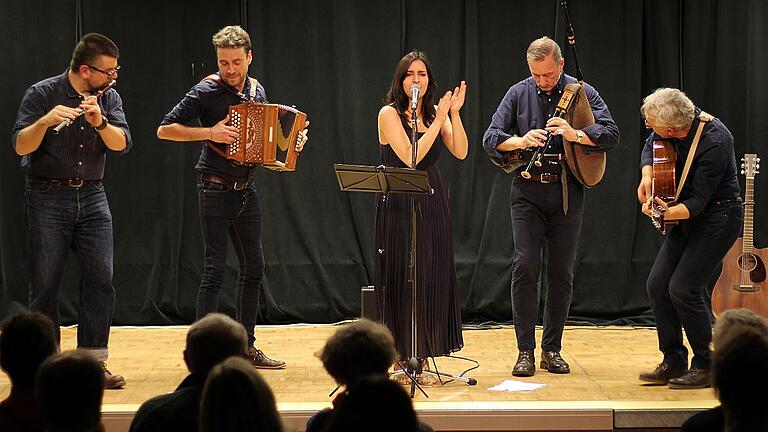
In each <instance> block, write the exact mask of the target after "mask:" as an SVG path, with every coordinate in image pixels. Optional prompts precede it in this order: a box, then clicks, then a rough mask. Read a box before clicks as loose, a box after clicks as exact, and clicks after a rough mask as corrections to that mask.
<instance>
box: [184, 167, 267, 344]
mask: <svg viewBox="0 0 768 432" xmlns="http://www.w3.org/2000/svg"><path fill="white" fill-rule="evenodd" d="M197 189H198V196H199V200H200V222H201V224H202V228H203V241H204V242H205V262H204V264H203V280H202V281H201V283H200V290H199V291H198V294H197V317H196V319H198V320H199V319H200V318H202V317H204V316H205V315H207V314H209V313H211V312H217V311H218V308H219V291H221V283H222V280H223V277H224V268H225V265H226V261H227V237H229V239H230V240H231V241H232V245H233V246H234V248H235V252H236V253H237V260H238V262H239V264H240V268H239V270H240V271H239V274H238V277H237V288H236V290H235V320H236V321H237V322H239V323H240V324H242V325H243V326H244V327H245V330H246V332H247V333H248V344H249V345H248V346H251V345H253V343H254V341H255V337H254V334H253V328H254V326H256V314H257V312H258V310H259V295H260V294H261V280H262V279H263V277H264V253H263V250H262V247H261V233H262V222H261V205H260V204H259V195H258V193H257V192H256V187H255V186H254V185H253V184H250V185H249V186H248V187H246V188H245V189H243V190H239V191H237V190H232V189H230V188H229V187H228V186H224V185H220V184H216V183H210V182H205V181H201V182H199V183H198V185H197Z"/></svg>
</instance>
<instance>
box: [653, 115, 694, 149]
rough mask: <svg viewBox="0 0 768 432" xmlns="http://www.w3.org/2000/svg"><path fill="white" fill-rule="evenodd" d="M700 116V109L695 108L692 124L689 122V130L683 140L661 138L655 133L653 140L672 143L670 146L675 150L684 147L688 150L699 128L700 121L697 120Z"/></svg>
mask: <svg viewBox="0 0 768 432" xmlns="http://www.w3.org/2000/svg"><path fill="white" fill-rule="evenodd" d="M700 114H701V108H699V107H695V108H694V117H693V122H691V128H690V129H689V130H688V135H686V136H685V138H662V137H660V136H658V135H657V134H656V132H654V133H653V135H654V139H655V140H660V141H669V142H670V143H672V145H674V146H675V148H679V147H684V148H690V147H691V144H693V137H695V136H696V131H697V130H698V128H699V123H701V120H699V115H700Z"/></svg>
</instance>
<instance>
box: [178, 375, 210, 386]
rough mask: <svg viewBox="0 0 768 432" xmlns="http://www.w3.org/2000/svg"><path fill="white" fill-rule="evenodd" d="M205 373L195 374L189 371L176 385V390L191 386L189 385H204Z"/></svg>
mask: <svg viewBox="0 0 768 432" xmlns="http://www.w3.org/2000/svg"><path fill="white" fill-rule="evenodd" d="M205 379H206V375H205V374H196V373H191V374H189V375H187V376H186V378H184V379H183V380H182V381H181V383H180V384H179V386H178V387H176V390H181V389H185V388H191V387H200V388H202V387H203V385H205Z"/></svg>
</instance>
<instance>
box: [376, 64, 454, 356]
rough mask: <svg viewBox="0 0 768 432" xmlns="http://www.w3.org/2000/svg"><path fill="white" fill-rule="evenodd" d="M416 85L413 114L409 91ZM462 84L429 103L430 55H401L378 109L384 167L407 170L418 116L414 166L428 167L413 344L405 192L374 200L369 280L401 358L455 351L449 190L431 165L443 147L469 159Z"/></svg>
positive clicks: (419, 212) (419, 215)
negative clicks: (371, 278) (371, 274)
mask: <svg viewBox="0 0 768 432" xmlns="http://www.w3.org/2000/svg"><path fill="white" fill-rule="evenodd" d="M416 85H418V86H419V89H420V91H419V94H418V103H417V105H416V111H415V112H413V111H412V110H411V103H410V102H411V101H410V95H411V94H412V92H411V91H412V88H413V87H414V86H416ZM466 89H467V86H466V83H465V82H464V81H462V82H461V84H460V85H459V86H458V87H456V88H455V89H454V90H453V91H452V92H451V91H448V92H446V93H445V94H444V95H443V97H442V98H440V100H439V101H438V103H437V105H435V103H434V101H435V92H436V82H435V79H434V77H433V75H432V71H431V67H430V64H429V60H427V57H426V56H425V55H424V53H422V52H419V51H414V52H411V53H409V54H407V55H406V56H405V57H403V58H402V59H401V60H400V63H398V65H397V68H396V69H395V75H394V77H393V79H392V85H391V87H390V89H389V92H388V93H387V96H386V97H385V100H384V102H385V103H386V105H385V106H384V107H382V108H381V110H380V111H379V118H378V127H379V143H380V145H379V151H380V153H381V160H382V162H383V164H384V165H386V166H389V167H413V163H412V150H411V138H410V137H411V125H412V124H413V119H414V117H415V119H416V131H417V134H416V137H417V140H418V141H417V147H418V149H417V150H418V153H417V156H416V166H415V168H416V169H418V170H423V171H426V172H427V175H428V177H429V183H430V186H431V187H432V189H433V190H434V193H433V194H429V195H427V194H417V195H414V196H415V197H416V272H417V274H416V305H415V307H416V317H417V318H416V323H415V326H416V329H417V333H416V334H417V337H416V339H417V346H416V352H415V353H414V352H413V349H412V342H411V331H412V326H413V325H414V324H413V323H412V319H411V289H410V284H409V283H408V261H409V260H408V257H409V251H410V217H411V195H406V194H390V195H380V196H379V197H378V201H377V205H376V231H375V239H374V242H375V252H376V254H375V259H374V261H375V265H374V279H375V284H376V300H377V303H378V308H379V313H380V316H381V317H382V320H383V322H384V323H385V324H386V325H387V327H389V329H390V330H391V331H392V334H393V335H394V337H395V344H396V345H397V350H398V352H399V353H400V357H401V359H408V358H410V357H412V356H415V357H417V358H419V359H420V360H426V359H427V357H434V356H441V355H446V354H449V353H451V352H453V351H458V350H459V349H461V347H462V346H463V344H464V342H463V339H462V335H461V306H460V304H459V301H458V297H457V294H458V293H457V288H456V270H455V269H454V259H453V244H452V241H451V218H450V211H449V207H448V194H447V192H446V187H445V184H444V183H443V179H442V176H441V175H440V170H439V169H438V168H437V165H435V163H436V162H437V159H438V157H439V156H440V153H441V152H442V151H443V148H445V149H447V150H448V151H449V152H450V153H451V154H452V155H453V156H455V157H456V158H458V159H464V158H465V157H466V156H467V134H466V132H465V131H464V126H463V124H462V122H461V117H460V116H459V110H460V109H461V107H462V106H463V105H464V96H465V94H466Z"/></svg>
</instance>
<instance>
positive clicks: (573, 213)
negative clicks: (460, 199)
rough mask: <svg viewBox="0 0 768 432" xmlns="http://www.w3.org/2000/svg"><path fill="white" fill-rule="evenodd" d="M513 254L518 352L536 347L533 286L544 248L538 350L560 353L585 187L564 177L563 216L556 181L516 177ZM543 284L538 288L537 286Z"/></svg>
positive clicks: (512, 198) (536, 307)
mask: <svg viewBox="0 0 768 432" xmlns="http://www.w3.org/2000/svg"><path fill="white" fill-rule="evenodd" d="M510 203H511V208H512V232H513V233H514V237H515V238H514V242H515V255H514V260H513V263H512V314H513V317H514V320H515V335H516V336H517V348H518V349H519V350H532V349H534V348H536V338H535V333H534V332H535V328H536V321H537V317H538V311H539V297H538V293H537V285H538V280H539V274H540V273H541V257H542V247H543V246H544V244H545V242H546V246H547V281H548V284H547V287H548V289H547V292H546V298H545V303H544V337H543V339H542V341H541V348H542V350H545V351H560V348H561V346H562V345H561V340H562V337H563V326H564V325H565V320H566V318H568V309H569V308H570V306H571V295H572V293H573V261H574V259H575V258H576V246H577V245H578V241H579V230H580V228H581V219H582V216H583V215H584V188H583V187H582V186H581V184H579V183H577V182H576V181H575V180H573V179H572V178H570V177H569V181H568V214H567V215H564V214H563V205H562V203H563V200H562V187H561V185H560V183H548V184H543V183H539V182H536V181H531V180H525V179H523V178H521V177H520V176H516V177H515V178H514V179H513V180H512V190H511V193H510ZM542 285H543V284H542Z"/></svg>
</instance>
